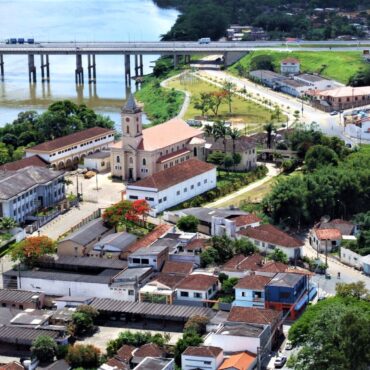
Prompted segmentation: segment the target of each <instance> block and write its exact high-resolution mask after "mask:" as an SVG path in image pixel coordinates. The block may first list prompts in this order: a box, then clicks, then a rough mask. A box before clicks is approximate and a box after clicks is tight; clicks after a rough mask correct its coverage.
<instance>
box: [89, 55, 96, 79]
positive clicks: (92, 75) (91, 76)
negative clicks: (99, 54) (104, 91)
mask: <svg viewBox="0 0 370 370" xmlns="http://www.w3.org/2000/svg"><path fill="white" fill-rule="evenodd" d="M87 62H88V67H87V70H88V73H89V84H91V83H93V84H96V62H95V54H88V56H87Z"/></svg>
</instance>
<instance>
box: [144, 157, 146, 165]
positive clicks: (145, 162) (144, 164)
mask: <svg viewBox="0 0 370 370" xmlns="http://www.w3.org/2000/svg"><path fill="white" fill-rule="evenodd" d="M143 166H146V159H145V158H143Z"/></svg>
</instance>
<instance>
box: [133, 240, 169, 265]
mask: <svg viewBox="0 0 370 370" xmlns="http://www.w3.org/2000/svg"><path fill="white" fill-rule="evenodd" d="M167 257H168V247H167V246H165V245H157V246H154V245H151V246H150V247H148V248H140V249H138V250H137V251H135V252H133V253H132V254H131V255H130V256H129V257H128V266H129V267H143V266H151V267H153V269H154V270H155V271H160V270H161V269H162V266H163V264H164V262H165V261H166V260H167Z"/></svg>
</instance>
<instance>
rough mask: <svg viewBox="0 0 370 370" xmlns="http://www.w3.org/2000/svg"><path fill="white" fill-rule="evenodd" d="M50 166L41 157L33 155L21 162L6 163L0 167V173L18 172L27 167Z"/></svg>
mask: <svg viewBox="0 0 370 370" xmlns="http://www.w3.org/2000/svg"><path fill="white" fill-rule="evenodd" d="M48 165H49V164H48V162H46V161H44V160H43V159H42V158H41V157H39V156H38V155H33V156H31V157H28V158H23V159H20V160H19V161H14V162H9V163H5V164H3V165H2V166H0V171H18V170H20V169H22V168H25V167H30V166H35V167H47V166H48Z"/></svg>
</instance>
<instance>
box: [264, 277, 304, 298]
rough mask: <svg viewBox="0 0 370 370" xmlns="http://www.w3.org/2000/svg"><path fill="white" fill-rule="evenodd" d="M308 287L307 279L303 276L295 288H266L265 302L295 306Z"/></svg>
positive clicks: (267, 286) (268, 286)
mask: <svg viewBox="0 0 370 370" xmlns="http://www.w3.org/2000/svg"><path fill="white" fill-rule="evenodd" d="M306 287H307V277H306V276H305V275H302V276H301V278H300V280H299V281H298V282H297V283H296V284H295V286H294V287H285V286H270V285H266V287H265V300H266V301H269V302H278V303H287V304H294V303H295V302H296V301H297V300H298V298H299V297H300V296H301V295H302V293H303V291H304V290H305V289H306Z"/></svg>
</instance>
